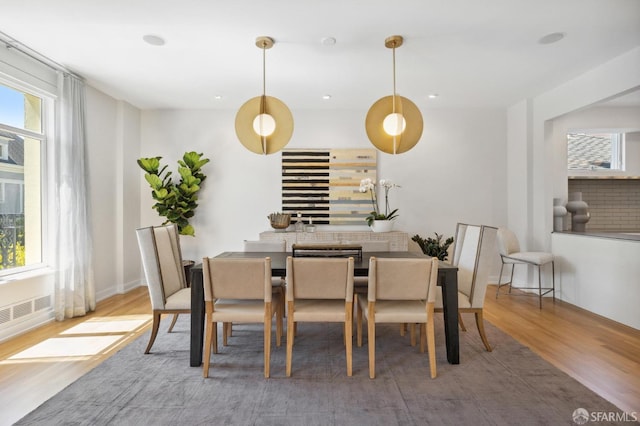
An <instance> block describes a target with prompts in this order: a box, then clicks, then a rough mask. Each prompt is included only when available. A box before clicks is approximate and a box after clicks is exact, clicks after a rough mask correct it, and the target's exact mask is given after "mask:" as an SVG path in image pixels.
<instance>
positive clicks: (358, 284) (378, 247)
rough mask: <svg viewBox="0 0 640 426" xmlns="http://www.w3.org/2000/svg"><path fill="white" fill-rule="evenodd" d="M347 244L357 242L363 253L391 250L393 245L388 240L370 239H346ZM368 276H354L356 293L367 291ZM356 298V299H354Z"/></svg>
mask: <svg viewBox="0 0 640 426" xmlns="http://www.w3.org/2000/svg"><path fill="white" fill-rule="evenodd" d="M344 243H345V244H357V245H360V246H361V247H362V252H363V253H373V252H376V251H389V250H390V248H391V245H390V244H389V241H387V240H379V241H378V240H369V241H344ZM368 281H369V279H368V278H367V277H354V278H353V291H354V293H356V294H360V293H362V294H364V293H366V292H367V283H368ZM354 300H355V299H354Z"/></svg>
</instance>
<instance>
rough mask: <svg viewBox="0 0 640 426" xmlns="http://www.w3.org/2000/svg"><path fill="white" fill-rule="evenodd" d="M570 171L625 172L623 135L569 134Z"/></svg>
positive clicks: (568, 154) (568, 162) (568, 157)
mask: <svg viewBox="0 0 640 426" xmlns="http://www.w3.org/2000/svg"><path fill="white" fill-rule="evenodd" d="M567 160H568V161H567V164H568V169H569V170H593V171H597V170H620V171H622V170H624V134H623V133H595V132H594V133H588V132H581V133H578V132H576V133H568V134H567Z"/></svg>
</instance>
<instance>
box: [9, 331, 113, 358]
mask: <svg viewBox="0 0 640 426" xmlns="http://www.w3.org/2000/svg"><path fill="white" fill-rule="evenodd" d="M122 337H123V336H121V335H114V336H82V337H54V338H52V339H47V340H45V341H44V342H41V343H38V344H37V345H34V346H32V347H30V348H29V349H26V350H24V351H22V352H19V353H17V354H15V355H13V356H11V357H9V358H8V360H24V359H43V358H60V357H79V356H91V355H98V354H100V353H101V352H104V351H105V350H106V349H107V348H108V347H109V346H111V345H113V344H114V343H116V342H117V341H118V340H120V339H122Z"/></svg>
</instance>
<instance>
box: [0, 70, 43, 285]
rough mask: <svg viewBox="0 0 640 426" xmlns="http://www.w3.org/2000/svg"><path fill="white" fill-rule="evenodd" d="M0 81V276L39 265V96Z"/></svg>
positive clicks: (41, 131)
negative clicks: (0, 199) (0, 200)
mask: <svg viewBox="0 0 640 426" xmlns="http://www.w3.org/2000/svg"><path fill="white" fill-rule="evenodd" d="M15 86H16V85H15V83H14V84H13V85H12V86H9V84H5V82H4V81H3V80H0V196H1V198H2V202H1V203H0V275H4V274H7V273H13V272H18V271H20V270H24V269H29V268H33V267H34V266H37V265H39V264H41V263H42V247H43V240H42V219H43V213H42V205H43V202H42V198H43V197H42V187H43V186H42V176H43V175H44V171H43V169H42V167H43V164H44V162H43V159H42V153H43V152H44V150H43V147H44V141H45V134H44V132H43V128H44V127H45V126H43V118H44V115H45V114H44V111H43V106H44V105H51V104H52V103H51V102H47V99H46V98H45V97H44V96H41V95H36V94H34V93H30V92H29V91H27V90H21V89H19V88H17V87H15Z"/></svg>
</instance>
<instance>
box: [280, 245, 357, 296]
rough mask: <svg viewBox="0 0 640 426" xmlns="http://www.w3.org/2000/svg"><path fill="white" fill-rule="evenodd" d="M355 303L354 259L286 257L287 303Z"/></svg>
mask: <svg viewBox="0 0 640 426" xmlns="http://www.w3.org/2000/svg"><path fill="white" fill-rule="evenodd" d="M295 299H344V300H345V301H347V302H351V301H353V258H352V257H349V258H344V257H342V258H340V257H323V258H314V257H295V258H294V257H291V256H289V257H287V301H292V300H295Z"/></svg>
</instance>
